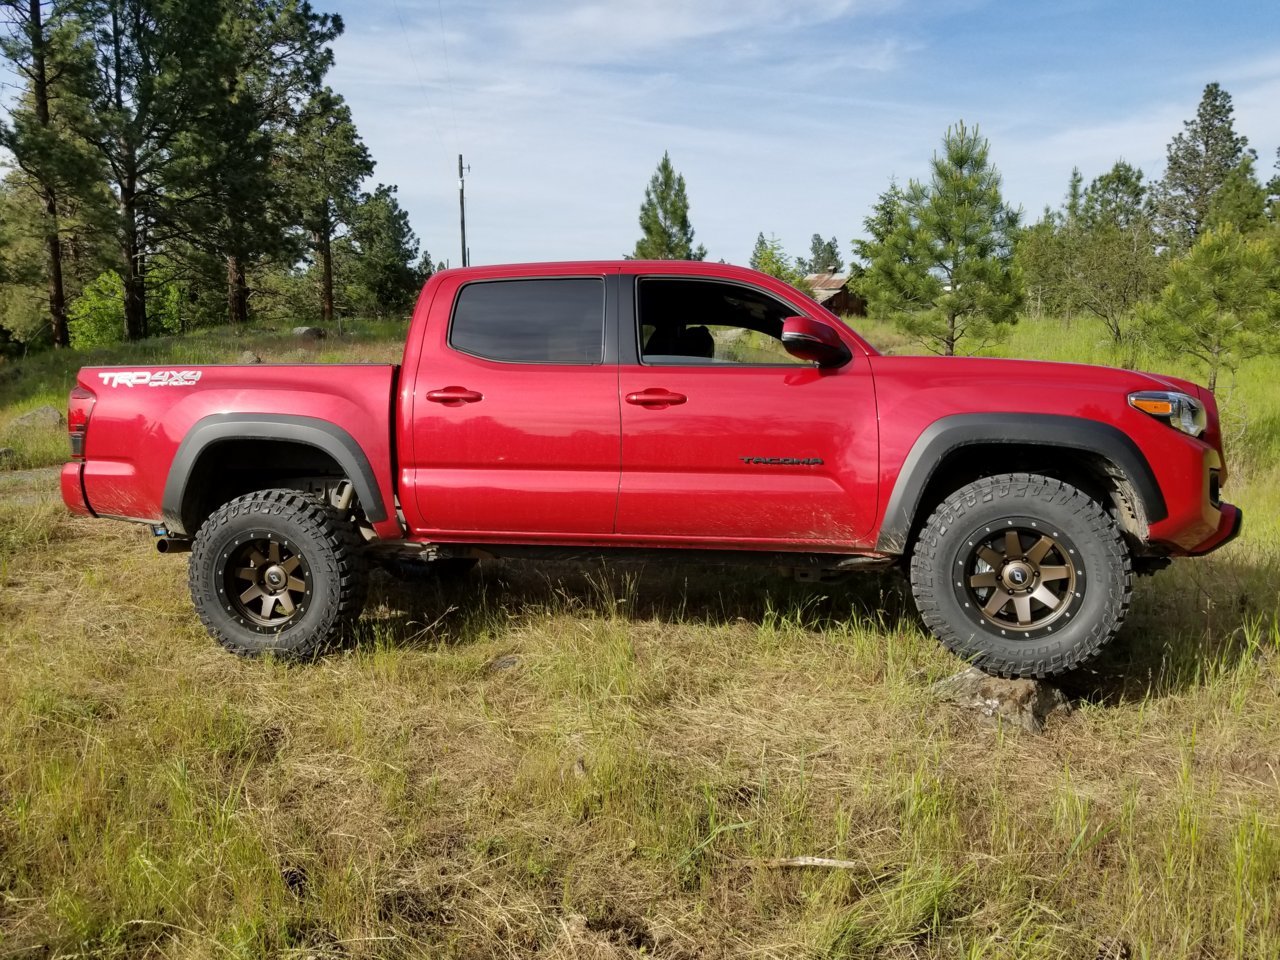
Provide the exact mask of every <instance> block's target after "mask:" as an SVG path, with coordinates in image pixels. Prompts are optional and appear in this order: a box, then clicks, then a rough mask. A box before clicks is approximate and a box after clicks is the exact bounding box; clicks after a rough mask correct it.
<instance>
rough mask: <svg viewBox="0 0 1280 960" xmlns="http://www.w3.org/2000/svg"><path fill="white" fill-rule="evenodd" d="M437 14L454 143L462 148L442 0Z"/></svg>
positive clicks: (438, 2)
mask: <svg viewBox="0 0 1280 960" xmlns="http://www.w3.org/2000/svg"><path fill="white" fill-rule="evenodd" d="M436 12H437V13H438V14H439V15H440V49H441V50H442V51H443V52H444V82H445V86H447V87H448V88H449V112H450V113H451V114H452V115H453V142H454V143H455V144H456V145H457V146H458V147H459V148H461V146H462V142H461V139H460V138H459V137H458V101H457V98H456V97H455V96H454V94H453V76H452V72H451V71H450V69H449V39H448V34H447V32H446V31H445V27H444V7H443V6H442V5H441V2H440V0H436Z"/></svg>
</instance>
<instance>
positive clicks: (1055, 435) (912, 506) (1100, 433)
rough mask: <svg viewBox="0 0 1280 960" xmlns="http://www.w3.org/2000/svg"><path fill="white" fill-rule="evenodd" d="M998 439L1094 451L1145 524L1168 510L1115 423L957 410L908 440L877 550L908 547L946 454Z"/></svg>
mask: <svg viewBox="0 0 1280 960" xmlns="http://www.w3.org/2000/svg"><path fill="white" fill-rule="evenodd" d="M1002 443H1009V444H1018V445H1020V446H1027V445H1031V446H1040V447H1057V448H1060V449H1067V450H1078V451H1082V452H1087V453H1094V454H1097V455H1098V456H1100V457H1102V458H1103V459H1105V460H1107V461H1109V462H1110V463H1111V464H1112V465H1114V466H1115V467H1116V469H1117V470H1119V471H1120V472H1121V473H1122V474H1123V475H1124V477H1125V479H1126V480H1127V481H1128V482H1129V484H1130V485H1131V486H1132V487H1133V490H1134V492H1135V494H1136V495H1137V497H1138V500H1139V501H1140V503H1141V504H1142V510H1143V513H1144V515H1145V516H1146V519H1147V522H1148V523H1155V522H1156V521H1158V520H1163V519H1164V518H1165V517H1167V516H1168V515H1169V511H1168V507H1167V506H1166V505H1165V502H1164V494H1163V493H1162V492H1161V490H1160V484H1159V483H1157V482H1156V478H1155V474H1154V473H1153V472H1152V470H1151V464H1150V463H1148V462H1147V458H1146V456H1145V455H1144V454H1143V452H1142V450H1141V449H1139V447H1138V445H1137V444H1136V443H1134V441H1133V438H1131V437H1130V436H1129V435H1128V434H1126V433H1125V432H1124V431H1122V430H1120V429H1119V428H1118V427H1114V426H1112V425H1111V424H1109V423H1102V422H1101V421H1099V420H1089V419H1086V418H1084V417H1072V416H1065V415H1061V414H1048V413H961V414H955V415H953V416H949V417H943V418H942V419H941V420H935V421H934V422H933V423H931V424H930V425H929V426H928V427H926V428H925V430H924V432H923V433H921V434H920V436H919V437H918V438H916V442H915V443H914V444H912V446H911V450H910V452H909V453H908V454H907V458H906V460H904V461H903V464H902V469H901V470H900V471H899V472H898V479H897V480H896V481H895V482H894V486H893V493H892V494H891V495H890V497H889V504H888V506H887V507H886V508H885V512H884V521H883V522H882V523H881V525H880V535H879V537H877V539H876V549H877V550H879V551H881V552H883V553H892V554H901V553H904V552H906V549H907V546H908V542H909V539H910V537H911V530H912V527H913V525H914V523H915V519H916V512H917V511H918V509H919V507H920V498H921V497H922V496H923V495H924V491H925V488H926V487H927V486H928V484H929V481H930V480H932V479H933V477H934V474H935V473H936V472H937V469H938V467H939V465H941V463H942V462H943V460H944V459H945V458H946V457H947V456H948V455H950V454H951V453H953V452H954V451H956V450H958V449H959V448H961V447H968V446H976V445H979V444H1002Z"/></svg>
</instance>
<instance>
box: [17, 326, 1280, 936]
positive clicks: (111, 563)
mask: <svg viewBox="0 0 1280 960" xmlns="http://www.w3.org/2000/svg"><path fill="white" fill-rule="evenodd" d="M391 332H392V331H390V330H381V331H376V330H375V331H367V332H366V333H365V334H363V335H361V336H360V337H357V338H353V339H351V340H347V341H344V342H342V343H341V344H333V343H332V341H329V342H326V343H325V344H322V345H321V346H319V347H318V348H317V349H316V350H315V351H314V358H315V359H317V360H329V359H339V358H344V359H374V360H383V359H392V358H394V357H395V356H396V355H398V345H397V344H395V343H394V342H393V341H391V340H389V339H387V335H388V334H390V333H391ZM870 333H871V335H872V338H873V339H874V340H876V341H877V342H882V343H886V344H888V345H890V346H893V345H894V344H895V339H894V335H893V334H891V333H889V332H888V331H884V330H879V329H876V328H874V327H873V328H871V329H870ZM1095 337H1096V332H1095V330H1094V328H1091V327H1089V326H1087V325H1075V326H1073V327H1070V328H1066V327H1061V326H1059V325H1057V324H1056V323H1048V322H1043V323H1039V324H1036V325H1030V324H1028V325H1024V326H1023V327H1021V328H1019V329H1018V331H1016V332H1015V334H1014V337H1013V338H1012V339H1011V340H1010V341H1009V342H1008V343H1007V344H1005V345H1003V346H1002V347H1000V348H999V352H1001V353H1003V354H1007V355H1023V356H1038V357H1052V358H1061V359H1072V360H1082V361H1095V362H1106V361H1108V360H1109V359H1111V355H1110V353H1109V351H1108V350H1107V348H1106V347H1105V345H1100V344H1098V343H1097V342H1095ZM899 346H900V345H899ZM245 349H251V350H254V351H255V352H256V353H258V355H260V356H262V357H263V358H264V359H267V360H272V359H296V358H297V357H296V356H295V354H296V351H297V347H296V344H295V342H294V341H291V340H289V339H288V338H286V337H278V338H272V337H265V338H261V339H257V340H254V341H236V340H233V339H231V338H222V339H219V338H216V337H207V338H203V339H198V340H193V341H189V342H185V343H181V344H165V343H148V344H146V345H144V346H142V347H139V348H135V349H129V350H126V349H124V348H118V349H116V350H115V351H114V352H111V353H109V354H107V355H104V356H102V357H92V358H90V357H75V358H74V365H79V364H80V363H82V362H84V363H88V362H123V361H126V360H127V361H128V362H131V363H132V362H138V363H150V362H165V363H168V362H196V361H212V360H219V359H234V358H235V357H236V356H238V354H239V353H240V352H241V351H243V350H245ZM1144 365H1145V366H1147V367H1149V368H1152V367H1158V368H1164V369H1170V370H1171V372H1183V373H1191V372H1193V371H1189V370H1178V369H1176V368H1170V367H1169V366H1168V365H1167V364H1165V363H1163V362H1162V361H1159V360H1157V359H1151V358H1144ZM70 369H71V367H70V366H69V365H68V360H67V359H65V358H61V357H51V356H42V357H39V358H36V359H35V360H33V361H32V362H31V363H30V364H27V365H25V366H24V367H23V368H22V372H21V373H19V374H16V375H14V374H12V373H7V374H5V373H0V378H2V379H0V445H10V446H14V447H15V449H20V452H21V456H22V461H21V462H22V464H23V465H35V466H39V465H42V464H47V463H49V462H52V461H55V460H57V459H60V457H61V454H60V453H56V454H54V453H51V451H53V450H54V446H53V444H52V440H45V441H40V443H44V444H45V446H40V445H39V444H38V443H37V442H36V441H35V440H33V439H31V438H27V437H8V438H6V436H5V434H4V427H5V425H6V424H7V423H9V422H10V421H11V420H12V418H13V417H14V416H15V415H17V414H18V413H20V412H22V411H23V410H26V409H30V408H31V407H33V406H36V405H38V404H40V403H44V402H52V403H55V404H57V405H59V406H61V405H62V404H63V403H64V397H65V392H66V389H67V387H68V386H69V376H70V373H69V371H70ZM1277 382H1280V362H1277V361H1275V360H1258V361H1252V362H1251V363H1250V364H1249V365H1247V366H1246V367H1245V368H1244V369H1243V370H1241V372H1240V374H1239V376H1238V377H1236V378H1235V379H1234V381H1233V382H1231V383H1229V384H1227V385H1226V386H1224V387H1223V388H1222V390H1221V394H1222V396H1223V402H1224V408H1225V414H1226V417H1227V423H1228V428H1229V429H1228V434H1229V437H1230V439H1229V443H1230V444H1231V446H1230V449H1229V451H1228V454H1229V457H1230V458H1231V462H1232V465H1233V468H1235V472H1234V475H1233V478H1232V480H1231V481H1230V483H1229V485H1228V487H1227V489H1226V494H1227V495H1228V497H1229V498H1230V499H1232V500H1234V501H1236V502H1238V503H1241V504H1242V505H1243V506H1244V508H1245V510H1246V512H1247V523H1246V526H1245V532H1244V534H1243V536H1242V538H1241V539H1240V540H1239V541H1238V542H1237V543H1236V544H1233V545H1232V546H1231V547H1230V548H1228V549H1226V550H1224V551H1222V552H1221V553H1219V554H1217V555H1215V556H1213V557H1210V558H1207V559H1204V560H1200V561H1195V562H1178V563H1175V564H1174V566H1173V568H1172V569H1171V570H1169V571H1167V572H1165V573H1163V574H1161V575H1160V576H1158V577H1156V578H1153V579H1144V580H1141V581H1139V583H1138V586H1137V591H1136V602H1135V610H1134V612H1133V615H1132V617H1131V619H1130V622H1129V624H1128V626H1127V627H1126V628H1125V630H1124V632H1123V634H1122V636H1121V637H1120V639H1119V640H1118V641H1117V643H1116V644H1115V645H1114V646H1113V647H1112V648H1111V649H1110V651H1109V652H1108V653H1107V654H1106V655H1105V656H1104V658H1103V659H1102V661H1101V662H1100V663H1098V664H1096V665H1095V666H1094V667H1093V668H1091V669H1090V670H1089V671H1088V672H1087V673H1083V674H1081V675H1077V676H1073V677H1070V678H1068V680H1067V681H1066V683H1065V684H1064V687H1065V689H1066V690H1067V691H1068V693H1069V694H1070V695H1071V696H1072V697H1073V702H1074V706H1075V710H1074V712H1073V713H1072V714H1071V715H1070V716H1069V717H1067V718H1065V719H1064V720H1062V721H1060V722H1056V723H1054V724H1053V725H1051V726H1050V728H1049V730H1048V731H1047V732H1046V734H1045V735H1044V736H1040V737H1035V736H1031V735H1028V734H1022V733H1018V732H1015V731H1013V730H1010V729H999V728H995V727H992V726H988V725H986V724H984V723H981V722H980V721H978V720H976V719H974V718H973V717H971V716H969V715H966V714H962V713H960V712H958V711H956V710H954V709H953V708H950V707H945V706H941V705H938V704H936V703H935V702H933V699H932V697H931V694H930V684H931V683H932V682H933V681H935V680H937V679H940V678H941V677H944V676H946V675H948V674H949V673H952V672H954V671H955V670H956V669H957V668H958V664H957V662H956V661H955V660H954V659H952V658H951V657H949V656H948V655H947V654H946V653H944V652H943V651H942V650H940V649H939V648H938V647H937V646H936V644H935V643H934V642H933V641H932V640H931V639H930V638H928V637H926V636H925V635H924V634H923V633H922V632H921V629H920V627H919V625H918V624H917V622H916V620H915V619H914V617H913V615H912V613H911V612H910V605H909V603H908V600H907V598H906V595H905V593H904V590H903V586H902V583H901V581H900V580H899V579H898V578H897V577H896V576H894V575H884V576H867V577H863V578H862V579H859V580H856V581H854V582H852V583H851V584H849V585H842V586H839V587H832V586H808V585H806V586H802V585H797V584H790V583H787V582H785V581H781V580H777V579H774V578H772V577H770V576H768V575H766V574H763V573H760V572H755V571H747V572H743V571H741V570H735V569H731V568H728V569H724V570H706V569H694V568H688V569H683V568H671V567H661V568H659V567H657V566H654V567H645V568H639V567H637V568H613V569H610V570H604V569H579V568H564V569H547V568H535V567H528V566H523V565H519V564H497V563H495V564H483V565H482V566H481V568H480V569H479V571H477V572H476V573H475V574H473V575H472V576H471V577H469V578H466V579H464V580H462V581H460V582H457V583H449V584H434V585H427V586H422V585H418V586H414V587H406V586H403V585H401V584H399V583H397V582H395V581H392V580H390V579H385V578H383V577H382V576H381V575H379V576H378V578H377V579H376V580H375V583H374V591H373V600H372V603H371V604H370V606H369V609H368V612H367V614H366V616H365V618H364V620H363V621H362V624H361V633H362V636H361V639H360V642H359V643H358V644H357V645H356V646H355V647H354V648H353V649H351V650H348V651H346V652H343V653H340V654H336V655H334V656H331V657H329V658H326V659H325V660H323V661H321V662H319V663H316V664H313V665H309V666H286V665H281V664H277V663H271V662H243V661H239V660H236V659H234V658H232V657H230V656H228V655H226V654H224V653H223V652H222V651H221V650H220V649H219V648H217V647H216V646H215V645H214V644H213V643H212V642H211V641H210V640H209V639H208V638H207V636H206V635H205V634H204V632H203V631H202V629H201V628H200V627H199V624H198V621H197V620H196V618H195V616H194V614H193V612H192V610H191V606H190V603H189V601H188V599H187V596H186V591H185V586H184V584H185V567H186V563H185V559H184V558H183V557H181V556H178V557H174V556H161V555H158V554H157V553H156V552H155V550H154V548H153V546H152V545H151V542H150V537H149V536H148V535H147V532H146V531H145V530H143V529H142V528H138V527H134V526H131V525H128V524H122V523H111V522H101V521H92V520H84V519H78V518H76V519H73V518H71V517H69V516H67V515H66V514H65V513H64V512H63V510H62V508H61V504H60V502H59V501H58V500H57V496H56V475H55V472H54V471H50V470H36V471H24V472H10V473H3V472H0V637H2V639H0V656H2V657H3V667H0V957H32V958H37V957H39V958H46V957H47V958H52V957H101V958H115V957H121V958H123V957H130V958H132V957H148V958H150V957H156V958H162V957H163V958H211V960H212V958H228V957H244V958H251V957H260V956H279V957H296V958H303V957H335V958H336V957H351V958H363V957H458V958H477V960H478V958H488V957H499V958H503V957H511V958H516V957H530V956H539V957H547V958H562V960H569V958H583V960H586V958H600V960H610V958H636V957H642V956H645V957H647V956H655V957H662V958H673V960H674V958H689V960H693V958H718V957H768V958H784V957H785V958H791V957H814V958H819V957H820V958H828V957H829V958H837V957H847V958H862V957H866V958H873V957H874V958H890V960H905V958H926V957H928V958H934V957H937V958H942V957H948V958H950V957H963V958H980V957H981V958H986V957H1008V958H1013V957H1031V958H1041V957H1043V958H1049V957H1057V958H1073V960H1074V958H1084V960H1093V958H1098V960H1102V958H1111V960H1120V958H1153V960H1154V958H1159V960H1164V958H1186V960H1211V958H1228V957H1234V958H1273V957H1280V626H1278V624H1277V607H1278V601H1277V586H1276V585H1277V583H1280V546H1278V545H1277V543H1278V539H1280V529H1277V516H1278V515H1280V390H1277V389H1276V386H1275V385H1276V383H1277ZM63 442H64V441H63V438H62V437H61V434H59V436H58V443H59V447H60V445H61V444H62V443H63ZM24 443H25V444H26V446H23V447H21V448H19V444H24ZM799 856H820V857H828V858H838V859H839V860H843V861H847V863H846V864H845V865H844V866H841V867H839V868H825V867H824V868H815V867H799V868H797V867H788V866H783V865H780V864H779V862H778V861H779V860H780V859H782V858H790V857H799Z"/></svg>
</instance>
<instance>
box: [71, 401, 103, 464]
mask: <svg viewBox="0 0 1280 960" xmlns="http://www.w3.org/2000/svg"><path fill="white" fill-rule="evenodd" d="M97 399H98V398H97V397H95V396H94V395H93V391H92V390H89V389H86V388H85V387H75V388H73V389H72V391H71V397H70V398H69V399H68V401H67V436H68V437H69V438H70V440H71V459H72V460H83V459H84V438H85V434H86V433H88V432H89V415H90V414H91V413H93V404H94V402H95V401H96V400H97Z"/></svg>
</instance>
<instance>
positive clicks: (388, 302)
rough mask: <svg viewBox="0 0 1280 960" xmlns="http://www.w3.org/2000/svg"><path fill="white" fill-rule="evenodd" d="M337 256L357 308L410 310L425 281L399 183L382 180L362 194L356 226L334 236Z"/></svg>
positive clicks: (353, 219)
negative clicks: (400, 195) (417, 265)
mask: <svg viewBox="0 0 1280 960" xmlns="http://www.w3.org/2000/svg"><path fill="white" fill-rule="evenodd" d="M334 259H335V260H336V261H337V262H338V263H339V264H340V266H341V269H342V288H343V291H344V299H345V300H346V305H347V308H348V309H349V310H350V311H351V312H353V313H371V314H373V315H375V316H379V317H381V316H384V315H386V314H388V313H398V312H402V311H407V310H408V308H409V307H410V306H411V305H412V304H413V298H414V296H415V295H416V294H417V292H418V289H419V286H420V283H421V280H420V274H419V272H418V270H417V268H416V266H415V261H416V260H417V259H418V238H417V237H416V236H414V233H413V230H412V228H410V226H409V215H408V214H407V213H405V211H404V209H403V208H402V207H401V206H400V203H399V201H398V200H397V199H396V188H395V187H389V186H386V185H384V184H378V186H377V187H376V188H375V189H374V190H373V192H371V193H363V194H361V195H360V198H359V201H358V202H357V203H356V204H355V206H354V207H353V208H352V210H351V212H350V229H349V230H348V231H347V232H346V233H345V234H344V235H343V236H342V237H340V238H339V239H338V240H336V241H335V242H334Z"/></svg>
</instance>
